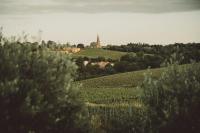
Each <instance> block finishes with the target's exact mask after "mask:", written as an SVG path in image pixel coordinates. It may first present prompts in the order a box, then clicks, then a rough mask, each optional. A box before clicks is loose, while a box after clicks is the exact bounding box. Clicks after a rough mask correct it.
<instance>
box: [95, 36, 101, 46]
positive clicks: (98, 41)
mask: <svg viewBox="0 0 200 133" xmlns="http://www.w3.org/2000/svg"><path fill="white" fill-rule="evenodd" d="M96 46H97V48H101V43H100V39H99V35H98V34H97V44H96Z"/></svg>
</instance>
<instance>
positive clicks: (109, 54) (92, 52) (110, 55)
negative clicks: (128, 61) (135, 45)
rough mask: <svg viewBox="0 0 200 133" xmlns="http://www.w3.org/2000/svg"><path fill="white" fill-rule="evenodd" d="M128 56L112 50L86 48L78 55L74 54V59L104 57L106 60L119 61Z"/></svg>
mask: <svg viewBox="0 0 200 133" xmlns="http://www.w3.org/2000/svg"><path fill="white" fill-rule="evenodd" d="M125 54H127V53H126V52H119V51H111V50H104V49H98V48H85V49H83V50H81V51H80V52H78V53H75V54H73V55H72V56H73V57H80V56H82V57H84V56H86V57H88V58H97V57H104V58H106V59H113V60H118V59H120V57H121V56H123V55H125Z"/></svg>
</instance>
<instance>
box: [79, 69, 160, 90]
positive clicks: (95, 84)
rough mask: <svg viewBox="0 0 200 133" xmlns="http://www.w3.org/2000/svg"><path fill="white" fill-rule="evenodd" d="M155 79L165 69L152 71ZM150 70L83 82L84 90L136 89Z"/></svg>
mask: <svg viewBox="0 0 200 133" xmlns="http://www.w3.org/2000/svg"><path fill="white" fill-rule="evenodd" d="M149 71H150V72H152V74H153V75H152V76H153V77H159V76H160V74H161V71H163V68H157V69H150V70H149ZM147 72H148V70H141V71H134V72H126V73H120V74H114V75H109V76H104V77H99V78H93V79H87V80H82V81H81V83H82V85H83V87H84V88H102V87H109V88H113V87H136V86H138V85H140V84H141V83H142V81H143V80H144V73H147Z"/></svg>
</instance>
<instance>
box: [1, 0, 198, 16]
mask: <svg viewBox="0 0 200 133" xmlns="http://www.w3.org/2000/svg"><path fill="white" fill-rule="evenodd" d="M0 3H1V4H0V14H38V13H57V12H81V13H105V12H130V13H168V12H182V11H194V10H200V0H0Z"/></svg>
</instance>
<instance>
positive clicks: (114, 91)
mask: <svg viewBox="0 0 200 133" xmlns="http://www.w3.org/2000/svg"><path fill="white" fill-rule="evenodd" d="M163 70H164V68H158V69H150V70H142V71H135V72H127V73H120V74H114V75H110V76H104V77H99V78H93V79H87V80H83V81H79V82H77V83H79V84H81V86H82V87H81V95H82V98H83V99H84V100H85V101H86V102H89V103H95V104H111V103H112V104H114V103H117V104H118V103H123V104H124V103H127V102H128V103H130V102H131V101H135V100H136V99H137V97H138V96H140V95H141V93H142V92H141V89H140V88H137V86H138V85H140V84H141V83H142V82H143V80H144V73H147V72H148V71H150V72H152V76H153V77H155V78H158V77H159V76H160V75H161V72H162V71H163Z"/></svg>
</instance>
